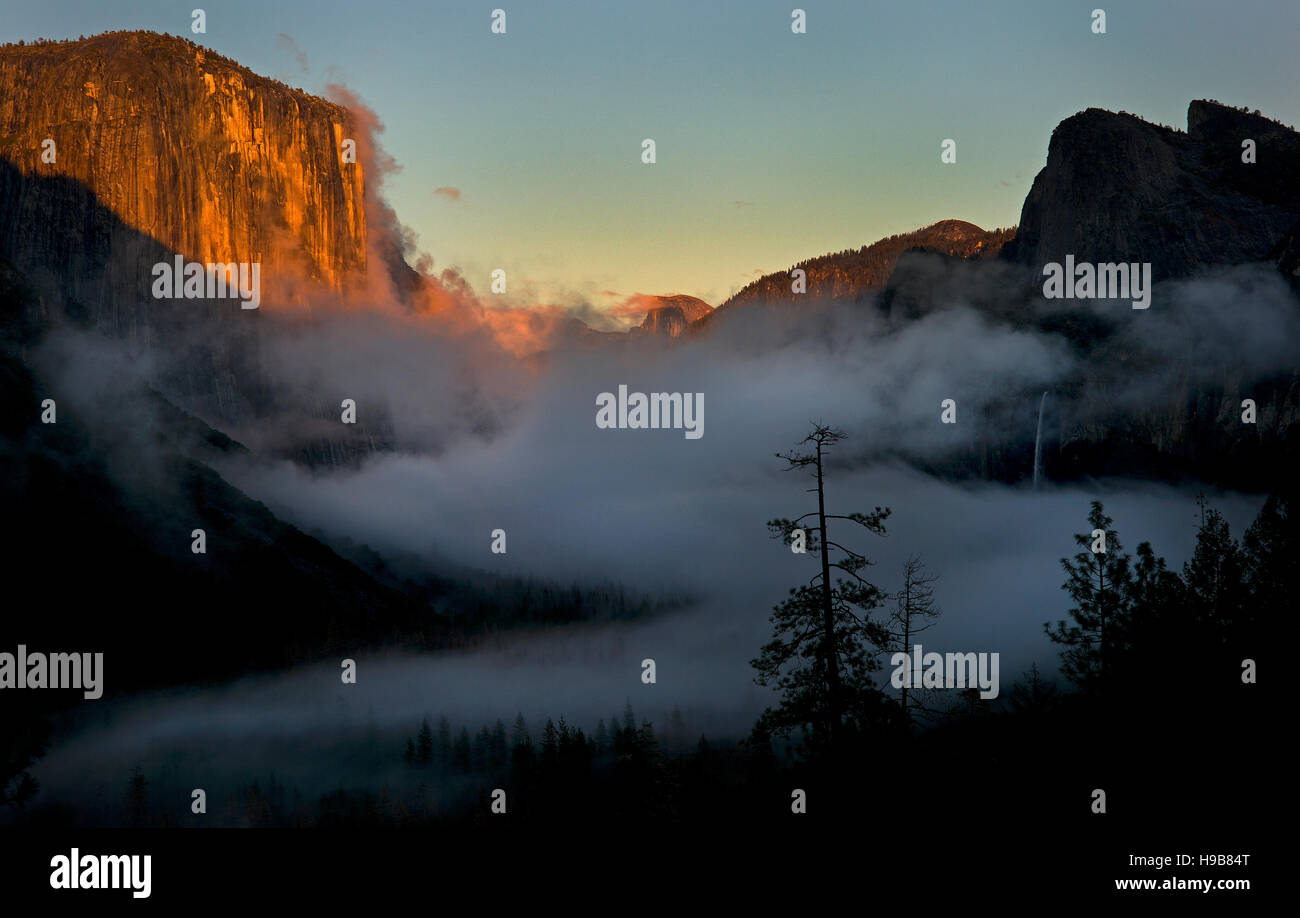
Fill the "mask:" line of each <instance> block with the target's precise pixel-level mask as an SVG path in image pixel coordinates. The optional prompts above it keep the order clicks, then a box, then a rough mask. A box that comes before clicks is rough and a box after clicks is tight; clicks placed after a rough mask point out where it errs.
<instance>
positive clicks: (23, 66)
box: [0, 32, 366, 326]
mask: <svg viewBox="0 0 1300 918" xmlns="http://www.w3.org/2000/svg"><path fill="white" fill-rule="evenodd" d="M353 136H354V135H353V120H352V118H351V116H350V114H349V113H348V111H347V110H346V109H344V108H342V107H340V106H338V105H334V104H332V103H329V102H326V101H324V100H321V99H317V98H314V97H312V96H309V95H307V94H306V93H303V92H300V91H297V90H294V89H290V88H289V87H287V86H284V85H283V84H280V83H278V82H276V81H274V80H269V79H266V78H263V77H259V76H257V75H256V74H254V73H252V72H251V71H249V70H247V69H246V68H244V67H241V66H239V65H238V64H236V63H234V62H233V61H230V60H228V59H226V58H223V57H220V56H219V55H216V54H213V53H212V52H210V51H208V50H206V49H204V48H201V47H200V46H198V45H195V44H192V43H190V42H188V41H185V40H184V39H181V38H174V37H169V36H161V35H156V34H153V33H149V32H118V33H109V34H105V35H99V36H96V37H94V38H89V39H84V40H81V41H75V42H62V43H44V44H37V45H30V46H26V47H20V46H9V47H5V48H3V49H0V160H3V161H4V164H3V165H4V172H3V176H0V181H2V182H3V184H0V192H3V196H2V197H0V217H3V229H0V255H4V256H5V257H7V258H8V259H9V260H10V261H12V262H13V263H14V264H15V265H17V266H18V267H19V268H20V269H22V270H24V271H26V272H27V273H28V274H29V276H32V275H35V276H34V277H33V280H36V281H41V280H46V281H53V282H55V289H56V290H58V291H60V292H61V293H63V294H65V295H66V296H67V297H68V298H69V299H71V300H73V301H75V302H76V303H77V304H79V305H80V307H81V308H83V309H85V310H87V311H88V312H89V313H90V315H89V316H88V318H92V319H94V320H95V323H96V324H99V325H110V326H113V325H116V326H121V325H123V324H124V323H129V321H130V318H131V317H130V315H129V314H127V313H124V312H123V309H122V305H123V303H122V302H121V300H123V299H132V298H135V297H136V296H138V295H140V294H144V295H145V296H147V287H148V283H149V281H150V279H151V278H150V274H149V268H150V267H151V266H152V263H153V260H154V259H155V256H156V254H157V253H156V251H154V247H153V246H150V245H149V244H148V243H149V241H153V242H156V243H159V244H160V245H161V247H163V248H165V249H167V250H169V251H171V252H174V253H177V254H181V255H183V256H184V257H185V258H186V259H189V260H193V261H201V262H222V263H228V262H260V263H261V264H262V276H263V278H264V283H266V284H269V285H271V286H274V285H275V284H277V283H285V282H287V281H288V280H289V279H293V280H294V281H301V280H311V281H316V282H320V283H323V284H326V285H328V286H333V287H339V286H342V285H343V284H344V283H345V282H346V280H347V278H348V277H349V275H351V274H353V273H357V272H360V271H362V270H364V268H365V259H366V255H365V252H366V244H365V241H366V223H365V211H364V207H363V200H362V197H363V179H362V172H361V164H360V163H347V162H344V156H343V154H342V149H343V141H344V140H345V139H348V138H352V137H353ZM47 140H52V141H53V142H54V145H53V147H52V152H53V154H54V157H53V158H54V161H53V162H45V161H43V155H42V154H43V153H45V154H46V156H45V158H46V159H48V158H49V155H48V152H47V151H51V147H50V145H49V144H48V143H47ZM140 237H143V238H140ZM109 260H112V261H114V262H116V264H114V265H113V266H111V267H109V266H107V265H106V264H105V263H106V262H108V261H109ZM105 271H107V276H103V275H104V272H105ZM268 305H273V304H268ZM128 312H129V311H128Z"/></svg>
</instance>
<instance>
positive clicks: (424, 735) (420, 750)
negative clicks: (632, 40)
mask: <svg viewBox="0 0 1300 918" xmlns="http://www.w3.org/2000/svg"><path fill="white" fill-rule="evenodd" d="M415 760H416V761H417V762H419V763H420V764H421V765H424V766H428V765H429V764H431V763H432V762H433V731H432V730H431V729H430V728H429V718H427V717H426V718H424V720H422V721H421V722H420V732H419V733H418V734H417V735H416V740H415Z"/></svg>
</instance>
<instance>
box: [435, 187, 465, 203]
mask: <svg viewBox="0 0 1300 918" xmlns="http://www.w3.org/2000/svg"><path fill="white" fill-rule="evenodd" d="M433 193H434V194H436V195H441V196H442V197H444V198H446V199H447V200H448V201H459V200H460V189H459V188H452V187H451V186H450V185H444V186H442V187H441V188H435V189H433Z"/></svg>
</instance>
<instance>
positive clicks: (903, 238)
mask: <svg viewBox="0 0 1300 918" xmlns="http://www.w3.org/2000/svg"><path fill="white" fill-rule="evenodd" d="M1015 232H1016V231H1015V229H1014V228H1011V229H996V230H985V229H982V228H980V227H979V226H976V225H975V224H974V223H970V222H968V221H966V220H940V221H939V222H938V223H932V224H930V225H929V226H926V227H922V228H921V229H918V230H913V231H911V232H908V233H898V234H896V235H893V236H888V237H886V238H884V239H880V240H878V241H876V242H873V243H871V244H870V245H864V246H862V247H861V248H859V249H845V250H843V251H840V252H834V253H831V254H827V255H819V256H817V257H815V258H809V259H805V260H803V261H801V262H798V263H797V264H794V265H792V266H791V267H790V268H789V269H788V270H786V271H777V272H775V273H772V274H765V275H764V276H762V277H760V278H759V279H758V280H756V281H753V282H751V283H749V284H747V285H746V286H745V287H744V288H743V289H741V290H740V291H739V292H738V293H736V294H735V295H734V296H732V297H731V298H730V299H728V300H727V301H726V302H724V303H723V304H722V305H720V306H719V307H718V308H717V309H716V310H714V314H715V315H716V314H721V313H723V312H730V311H733V310H735V309H736V308H738V307H741V306H746V305H750V304H756V303H766V304H768V305H776V304H781V303H790V304H798V303H799V302H801V301H805V298H806V301H807V302H819V301H822V300H833V299H838V300H851V301H852V300H860V299H864V298H867V297H871V296H874V295H875V294H876V293H877V292H878V291H880V290H881V289H883V288H884V286H885V284H886V282H887V281H888V280H889V275H890V273H891V272H892V271H893V269H894V264H895V263H896V262H897V261H898V257H899V256H900V255H902V254H903V253H904V252H906V251H909V250H912V249H919V250H922V251H927V252H939V253H942V254H944V255H951V256H955V257H959V258H989V257H992V256H994V255H996V254H998V252H999V251H1000V250H1001V248H1002V246H1003V245H1004V244H1005V243H1006V242H1007V240H1009V239H1011V238H1012V237H1013V236H1014V235H1015ZM795 268H802V269H803V270H804V272H805V274H806V277H807V291H806V292H805V293H803V294H797V293H795V292H794V291H793V289H792V280H791V277H790V274H791V272H792V271H794V270H795Z"/></svg>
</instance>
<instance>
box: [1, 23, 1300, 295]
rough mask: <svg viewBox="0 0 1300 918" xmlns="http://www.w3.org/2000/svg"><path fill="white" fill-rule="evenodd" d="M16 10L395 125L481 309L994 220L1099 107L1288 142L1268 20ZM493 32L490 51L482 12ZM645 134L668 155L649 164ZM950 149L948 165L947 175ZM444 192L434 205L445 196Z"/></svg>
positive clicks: (1278, 46)
mask: <svg viewBox="0 0 1300 918" xmlns="http://www.w3.org/2000/svg"><path fill="white" fill-rule="evenodd" d="M202 2H203V0H191V2H189V3H175V2H170V3H169V2H161V0H149V2H146V0H131V2H121V0H49V2H42V3H38V4H17V3H9V2H7V0H6V2H5V4H4V5H5V10H4V17H3V20H2V22H3V24H2V25H0V40H4V41H16V40H19V39H24V40H29V41H30V40H32V39H35V38H37V37H46V38H75V37H77V36H78V35H80V34H85V35H90V34H95V33H98V32H102V31H106V30H110V29H134V28H140V29H151V30H153V31H157V32H170V33H172V34H184V35H185V36H186V37H189V38H192V39H194V40H196V41H198V42H199V43H200V44H204V45H207V46H210V47H212V48H213V49H214V50H216V51H218V52H220V53H222V54H224V55H227V56H229V57H232V58H234V59H235V60H237V61H239V62H240V63H241V64H244V65H245V66H247V67H249V68H250V69H252V70H253V71H255V72H257V73H260V74H264V75H266V76H271V77H275V78H277V79H280V80H282V81H284V82H285V83H288V84H289V85H291V86H298V87H301V88H303V89H305V90H307V91H309V92H313V93H317V94H325V87H326V86H327V85H328V84H330V83H342V84H344V85H346V86H347V87H348V88H349V89H351V90H352V91H353V92H354V93H356V94H358V95H359V96H360V98H361V99H362V100H363V101H364V102H365V103H366V104H367V105H369V106H370V107H371V108H372V109H374V110H375V112H376V113H377V114H378V116H379V118H380V119H381V120H382V122H383V123H384V125H385V128H386V129H385V132H384V133H383V135H381V141H382V143H383V145H384V146H385V148H386V149H387V150H388V152H389V153H390V154H391V155H392V156H393V157H394V158H395V159H396V160H397V162H398V163H399V164H400V165H401V171H400V172H399V173H398V174H396V175H394V176H392V177H390V178H389V179H388V181H387V184H386V189H387V193H388V197H389V199H390V201H391V203H392V204H393V205H394V207H395V209H396V211H397V213H398V216H399V218H400V219H401V220H402V222H403V223H405V224H406V225H407V226H408V227H410V228H411V229H412V230H414V231H415V233H416V234H417V236H418V241H419V248H420V250H421V251H422V252H427V253H428V254H429V255H431V256H432V257H433V261H434V268H435V270H437V269H441V268H446V267H456V268H459V269H460V270H461V271H462V272H463V273H464V275H465V277H466V278H467V279H468V280H469V282H470V283H471V284H472V285H473V286H474V288H475V289H476V290H477V291H478V292H479V293H486V292H487V290H488V287H489V284H490V278H491V272H492V271H493V269H495V268H504V269H505V270H506V272H507V277H508V279H509V282H510V284H511V291H512V292H518V291H519V290H520V285H523V286H524V289H525V290H526V291H527V293H528V297H527V299H529V300H531V301H533V302H536V303H556V304H559V305H564V306H569V307H573V306H577V305H580V304H589V305H593V306H595V307H597V308H602V309H603V308H607V307H612V306H614V305H616V304H617V303H618V302H620V301H621V300H622V299H623V298H626V297H627V296H630V295H632V294H636V293H642V294H647V293H648V294H672V293H686V294H690V295H693V296H698V297H700V298H702V299H704V300H706V301H707V302H709V303H711V304H713V305H717V304H718V303H720V302H721V301H722V300H724V299H725V298H726V297H727V296H728V295H730V294H731V293H732V292H734V291H736V290H738V289H739V288H740V287H742V286H744V284H746V283H747V282H748V281H750V280H752V279H753V278H754V277H756V276H757V275H758V274H760V273H767V272H770V271H778V270H783V269H785V268H787V267H789V266H790V265H792V264H793V263H795V262H797V261H799V260H801V259H803V258H807V257H812V256H815V255H819V254H823V253H825V252H830V251H838V250H842V249H848V248H857V247H859V246H861V245H864V244H867V243H870V242H873V241H875V240H876V239H879V238H881V237H883V236H887V235H890V234H893V233H898V232H906V231H908V230H912V229H915V228H917V227H920V226H925V225H928V224H930V223H933V222H935V221H937V220H942V219H949V218H954V219H964V220H969V221H971V222H973V223H977V224H979V225H980V226H983V227H985V228H993V227H995V226H1009V225H1013V224H1015V223H1016V222H1017V221H1018V219H1019V214H1020V206H1021V203H1022V201H1023V199H1024V196H1025V194H1026V192H1027V191H1028V190H1029V187H1030V184H1031V183H1032V181H1033V177H1034V175H1035V174H1036V172H1037V171H1038V169H1040V168H1041V167H1042V165H1043V163H1044V160H1045V157H1046V152H1047V144H1048V140H1049V138H1050V135H1051V131H1052V129H1053V127H1055V125H1056V124H1057V123H1058V122H1059V121H1061V120H1062V119H1063V118H1066V117H1068V116H1069V115H1071V114H1073V113H1075V112H1077V111H1080V110H1082V109H1084V108H1088V107H1100V108H1107V109H1111V110H1124V111H1129V112H1133V113H1135V114H1139V115H1141V116H1143V117H1145V118H1146V119H1148V120H1150V121H1154V122H1158V123H1163V124H1168V125H1172V126H1174V127H1178V128H1185V127H1186V111H1187V104H1188V102H1189V101H1191V100H1192V99H1194V98H1216V99H1219V100H1220V101H1223V102H1226V103H1229V104H1233V105H1247V106H1249V107H1250V108H1252V109H1254V108H1258V109H1260V110H1261V111H1262V112H1264V113H1265V114H1267V115H1269V116H1271V117H1274V118H1277V119H1279V120H1281V121H1283V122H1285V123H1287V124H1295V123H1300V98H1297V97H1296V96H1295V93H1294V87H1295V86H1296V85H1297V84H1300V79H1297V78H1298V77H1300V63H1298V62H1297V61H1300V58H1298V57H1297V56H1296V54H1295V48H1294V39H1295V36H1296V35H1297V34H1300V4H1294V3H1285V2H1280V0H1241V2H1234V3H1232V4H1230V5H1229V4H1224V3H1222V2H1219V3H1211V2H1204V0H1168V2H1162V0H1150V2H1126V3H1123V4H1118V3H1116V4H1105V5H1103V6H1102V7H1101V8H1102V9H1104V10H1105V11H1106V27H1107V31H1106V34H1104V35H1097V34H1094V33H1093V32H1092V28H1091V25H1092V18H1091V13H1092V10H1093V8H1094V7H1095V6H1096V5H1097V4H1098V3H1104V0H1088V2H1083V3H1074V2H1059V0H1054V2H1051V3H1043V2H1041V0H1000V2H987V3H980V4H972V3H969V2H964V0H963V2H943V3H937V2H930V3H913V2H879V3H877V2H872V3H867V2H845V3H834V2H821V0H818V2H813V0H803V6H802V7H801V8H802V9H804V10H805V11H806V15H807V33H806V34H801V35H796V34H794V33H793V32H792V31H791V10H792V9H794V5H793V3H791V2H782V3H775V2H768V0H749V2H744V0H738V2H698V0H656V2H653V3H633V2H617V3H611V2H608V0H598V2H597V0H592V2H586V0H557V2H548V3H538V2H535V0H530V2H527V3H512V2H511V0H490V2H485V3H472V2H460V3H454V4H453V3H443V2H432V3H409V2H393V0H372V2H366V3H340V2H337V0H310V2H308V0H283V2H278V3H276V4H266V3H264V2H244V0H227V2H223V3H221V4H211V5H208V6H206V7H204V10H205V12H206V14H207V32H206V34H203V35H194V34H192V33H191V32H190V22H191V18H190V10H191V9H193V8H195V6H196V5H197V4H199V3H202ZM498 7H500V8H503V9H504V10H505V12H506V32H505V34H504V35H494V34H493V33H492V31H491V28H490V27H491V21H492V12H493V10H494V9H495V8H498ZM645 138H652V139H654V141H655V144H656V158H657V161H656V162H655V163H654V164H652V165H648V164H644V163H642V161H641V151H642V141H643V140H644V139H645ZM948 138H951V139H953V140H955V141H956V142H957V162H956V163H954V164H944V163H942V162H941V161H940V152H941V144H942V141H943V140H945V139H948ZM438 189H443V190H442V191H438Z"/></svg>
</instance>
